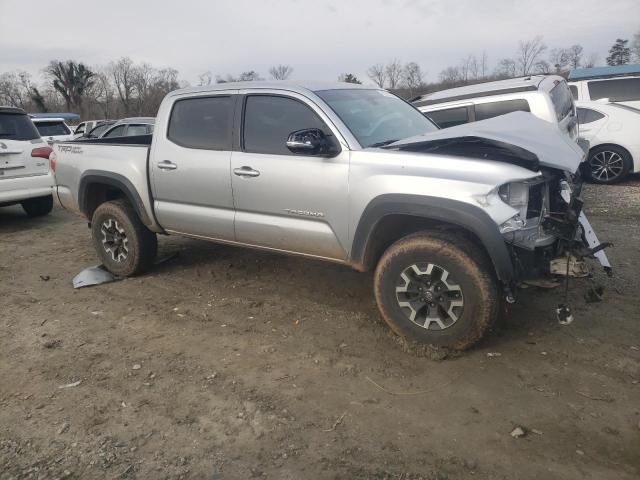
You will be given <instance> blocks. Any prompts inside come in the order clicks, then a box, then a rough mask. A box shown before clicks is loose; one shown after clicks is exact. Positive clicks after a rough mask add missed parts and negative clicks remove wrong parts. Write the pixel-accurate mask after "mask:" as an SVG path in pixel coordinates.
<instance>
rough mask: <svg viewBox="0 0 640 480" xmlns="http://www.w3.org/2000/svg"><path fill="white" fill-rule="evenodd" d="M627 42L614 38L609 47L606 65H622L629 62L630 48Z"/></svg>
mask: <svg viewBox="0 0 640 480" xmlns="http://www.w3.org/2000/svg"><path fill="white" fill-rule="evenodd" d="M628 43H629V40H623V39H621V38H618V39H616V42H615V43H614V44H613V45H612V46H611V48H610V49H609V56H608V57H607V65H624V64H626V63H629V61H630V60H631V49H630V48H629V47H627V44H628Z"/></svg>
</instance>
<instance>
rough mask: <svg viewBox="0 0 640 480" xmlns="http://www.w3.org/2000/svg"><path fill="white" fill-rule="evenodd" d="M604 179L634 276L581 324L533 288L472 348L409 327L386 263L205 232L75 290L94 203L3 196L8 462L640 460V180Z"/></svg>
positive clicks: (221, 465) (511, 474)
mask: <svg viewBox="0 0 640 480" xmlns="http://www.w3.org/2000/svg"><path fill="white" fill-rule="evenodd" d="M586 196H587V206H586V209H587V212H588V214H589V216H590V218H591V220H592V222H593V224H594V227H595V228H596V231H597V232H598V233H599V235H600V236H601V240H602V241H612V242H614V243H615V247H614V248H613V249H611V250H610V251H609V255H610V258H611V260H612V263H613V265H614V268H615V272H616V276H615V277H614V278H613V279H607V278H605V277H604V276H603V275H601V274H599V273H598V274H596V276H595V279H594V280H581V281H576V282H574V283H573V285H572V289H571V294H570V299H571V304H572V305H573V307H574V310H575V316H576V320H575V322H574V323H573V324H571V325H569V326H560V325H558V323H557V322H556V319H555V311H554V308H555V305H556V304H557V303H558V302H559V301H560V300H561V297H562V292H561V291H559V290H551V291H548V290H538V289H537V288H528V289H525V290H522V291H521V292H519V301H518V303H517V304H516V305H515V306H513V307H512V308H511V310H510V312H509V313H508V315H507V316H506V320H505V321H504V322H502V323H501V325H500V326H498V327H497V328H496V329H494V331H493V332H492V333H491V334H490V335H489V336H488V337H487V338H486V339H485V340H484V341H483V342H482V343H481V344H480V345H478V347H477V348H474V349H473V350H471V351H469V352H467V353H465V354H464V355H456V356H451V355H449V356H446V355H445V354H444V353H443V352H440V351H432V350H430V349H416V348H412V347H411V346H409V345H406V344H404V343H403V342H401V341H399V340H398V339H397V338H396V337H394V336H393V335H392V334H391V333H390V332H389V330H388V329H387V328H386V327H385V325H383V324H382V322H381V321H380V319H379V315H378V313H377V310H376V307H375V304H374V301H373V295H372V279H371V276H370V275H367V274H360V273H357V272H353V271H350V270H348V269H347V268H344V267H341V266H336V265H332V264H325V263H319V262H315V261H309V260H304V259H298V258H292V257H284V256H279V255H275V254H268V253H261V252H255V251H250V250H243V249H239V248H232V247H226V246H217V245H213V244H209V243H205V242H200V241H196V240H188V239H180V238H175V237H167V238H161V240H160V254H161V255H167V254H170V253H173V252H179V256H178V257H177V258H175V259H173V260H171V261H169V262H166V263H164V264H162V265H160V266H158V267H156V268H155V269H154V270H153V271H152V272H151V273H150V274H148V275H145V276H142V277H139V278H134V279H127V280H123V281H119V282H115V283H111V284H107V285H102V286H98V287H93V288H87V289H81V290H74V289H73V288H72V286H71V279H72V278H73V276H74V275H75V274H76V273H78V272H79V271H80V270H82V269H83V268H85V267H87V266H89V265H93V264H95V262H96V260H95V258H96V257H95V255H94V252H93V250H92V246H91V243H90V238H89V231H88V229H87V228H86V223H85V222H83V221H82V219H79V218H77V217H74V216H72V215H70V214H68V213H67V212H65V211H63V210H60V209H56V210H55V211H54V212H53V214H52V215H50V216H48V217H46V218H41V219H35V220H32V219H28V218H27V217H26V216H25V215H24V214H23V213H22V211H21V210H20V209H19V208H16V207H11V208H3V209H0V235H2V237H1V238H2V241H1V242H0V280H1V282H0V286H1V288H2V296H0V312H1V313H0V479H2V480H8V479H14V478H16V479H17V478H19V479H36V478H37V479H45V478H68V479H76V478H77V479H79V478H83V479H135V478H140V479H141V478H153V479H178V478H185V479H187V478H194V479H200V478H203V479H236V478H237V479H246V478H269V479H303V478H304V479H311V478H313V479H316V478H317V479H343V478H348V479H398V480H400V479H402V480H411V479H438V480H443V479H467V478H471V477H472V476H473V478H478V479H515V478H518V479H536V480H538V479H540V478H545V479H546V478H553V479H584V478H588V479H616V480H625V479H637V478H639V477H640V327H639V322H640V297H639V296H638V294H637V291H638V287H639V283H640V273H638V269H637V268H638V265H639V264H640V248H639V245H640V226H639V225H640V222H639V220H640V208H639V207H640V180H639V179H637V178H636V179H633V180H631V181H629V182H627V183H626V184H623V185H617V186H613V187H599V186H589V187H588V190H587V195H586ZM593 282H601V283H603V284H604V285H605V287H606V291H605V296H604V301H602V302H600V303H586V302H585V300H584V298H583V295H584V293H585V292H586V291H587V289H588V288H589V287H590V286H591V285H592V283H593ZM445 357H446V358H445ZM517 427H520V429H521V431H522V433H523V434H524V435H523V436H521V437H519V438H514V436H512V435H511V433H512V432H514V429H516V428H517ZM514 433H520V432H517V430H516V432H514Z"/></svg>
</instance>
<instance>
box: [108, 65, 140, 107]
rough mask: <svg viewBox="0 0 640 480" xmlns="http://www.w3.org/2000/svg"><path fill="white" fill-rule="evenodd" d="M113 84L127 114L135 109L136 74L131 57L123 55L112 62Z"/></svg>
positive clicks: (110, 67)
mask: <svg viewBox="0 0 640 480" xmlns="http://www.w3.org/2000/svg"><path fill="white" fill-rule="evenodd" d="M109 70H110V73H111V77H112V78H113V84H114V86H115V88H116V91H117V92H118V96H119V97H120V102H121V103H122V107H123V108H124V113H125V115H128V114H129V113H130V112H131V111H132V110H133V97H134V92H135V87H134V79H135V76H136V71H135V66H134V64H133V61H132V60H131V59H130V58H129V57H122V58H121V59H119V60H118V61H116V62H111V64H110V66H109Z"/></svg>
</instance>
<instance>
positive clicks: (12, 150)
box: [0, 107, 53, 217]
mask: <svg viewBox="0 0 640 480" xmlns="http://www.w3.org/2000/svg"><path fill="white" fill-rule="evenodd" d="M50 154H51V147H49V146H48V145H47V143H46V142H45V141H44V140H43V139H42V138H41V136H40V133H39V132H38V130H37V129H36V127H35V126H34V124H33V122H32V121H31V119H30V118H29V116H28V115H27V113H26V112H25V111H24V110H21V109H19V108H13V107H0V207H4V206H7V205H13V204H16V203H19V204H21V205H22V208H24V210H25V212H27V215H29V216H31V217H38V216H41V215H46V214H48V213H49V212H50V211H51V209H52V208H53V196H52V193H53V174H52V172H51V167H50V163H49V155H50Z"/></svg>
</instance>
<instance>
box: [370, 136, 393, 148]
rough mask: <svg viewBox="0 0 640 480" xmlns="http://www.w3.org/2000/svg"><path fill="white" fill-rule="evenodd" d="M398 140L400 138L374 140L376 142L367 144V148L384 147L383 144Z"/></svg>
mask: <svg viewBox="0 0 640 480" xmlns="http://www.w3.org/2000/svg"><path fill="white" fill-rule="evenodd" d="M398 140H400V139H399V138H394V139H393V140H385V141H384V142H376V143H373V144H371V145H369V148H375V147H384V146H385V145H389V144H391V143H395V142H397V141H398Z"/></svg>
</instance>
